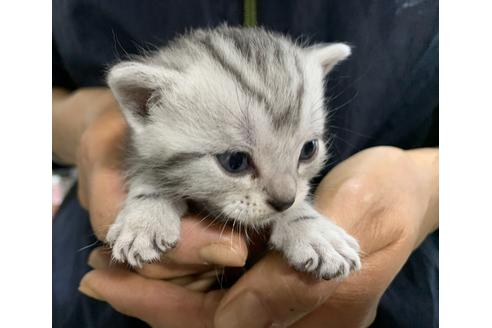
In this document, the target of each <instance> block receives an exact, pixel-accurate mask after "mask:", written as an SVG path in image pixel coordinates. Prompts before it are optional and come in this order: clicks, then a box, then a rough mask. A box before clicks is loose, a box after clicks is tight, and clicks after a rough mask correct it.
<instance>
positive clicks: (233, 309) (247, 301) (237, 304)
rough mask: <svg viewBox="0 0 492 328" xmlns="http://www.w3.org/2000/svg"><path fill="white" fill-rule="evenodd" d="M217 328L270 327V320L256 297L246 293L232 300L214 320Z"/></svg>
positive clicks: (253, 294) (248, 292) (252, 293)
mask: <svg viewBox="0 0 492 328" xmlns="http://www.w3.org/2000/svg"><path fill="white" fill-rule="evenodd" d="M215 325H216V327H218V328H226V327H238V328H240V327H270V326H271V325H272V319H271V318H270V316H269V315H268V313H267V311H266V309H265V306H264V305H263V304H262V302H261V301H260V299H259V298H258V296H257V295H256V294H255V293H254V292H251V291H246V292H243V293H241V294H239V295H238V296H237V297H236V298H234V299H232V300H231V301H230V302H229V304H227V305H226V306H225V307H224V308H223V309H222V310H221V311H219V312H218V314H217V316H216V318H215Z"/></svg>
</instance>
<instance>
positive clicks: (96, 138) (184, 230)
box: [77, 107, 247, 290]
mask: <svg viewBox="0 0 492 328" xmlns="http://www.w3.org/2000/svg"><path fill="white" fill-rule="evenodd" d="M126 132H127V125H126V122H125V120H124V118H123V116H122V114H121V112H120V111H119V109H118V108H117V107H115V108H113V109H111V110H107V111H106V112H104V113H103V114H102V115H101V116H100V117H98V118H97V119H95V120H94V122H93V123H92V124H91V125H89V127H88V128H87V129H86V130H85V132H84V134H83V135H82V138H81V141H80V147H79V152H78V161H77V163H78V169H79V182H78V195H79V199H80V203H81V205H82V206H83V207H84V208H86V209H88V211H89V214H90V220H91V224H92V228H93V231H94V233H95V235H96V236H97V238H98V239H100V240H103V241H104V239H105V236H106V233H107V231H108V228H109V226H110V225H111V224H112V223H113V221H114V220H115V218H116V215H117V214H118V211H119V208H120V205H121V204H122V203H123V201H124V199H125V197H126V190H125V188H124V180H123V175H122V168H121V164H122V160H123V155H124V146H125V145H124V142H125V137H126ZM106 253H107V252H106ZM106 253H105V252H104V251H103V250H102V249H99V250H98V251H96V252H94V253H93V255H92V256H91V258H90V259H89V262H90V263H99V264H101V263H105V261H106V260H108V259H109V255H108V254H106ZM246 257H247V248H246V244H245V242H244V240H243V239H242V237H241V236H240V235H239V234H238V233H236V234H234V233H233V232H232V230H231V229H230V228H228V227H223V226H222V225H210V224H209V223H207V222H205V221H201V220H200V218H198V217H197V216H192V215H187V216H186V217H184V218H183V219H182V221H181V237H180V242H178V245H177V246H176V248H175V249H173V250H172V251H170V252H168V253H166V254H165V256H163V257H162V261H161V262H160V263H154V264H147V265H144V266H143V267H142V268H141V269H137V272H138V273H140V274H141V275H143V276H145V277H148V278H152V279H166V280H168V281H171V282H173V283H176V284H180V285H184V286H186V287H188V288H190V289H195V290H204V289H206V288H208V287H209V286H210V285H211V284H212V283H213V282H214V281H215V279H216V277H215V275H216V274H215V270H216V267H217V266H219V267H221V266H233V267H237V266H243V265H244V262H245V260H246ZM106 262H107V261H106ZM129 290H131V289H129Z"/></svg>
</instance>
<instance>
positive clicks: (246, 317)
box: [215, 252, 339, 328]
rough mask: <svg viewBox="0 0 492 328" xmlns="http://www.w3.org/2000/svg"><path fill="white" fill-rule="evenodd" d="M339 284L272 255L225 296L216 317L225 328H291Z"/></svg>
mask: <svg viewBox="0 0 492 328" xmlns="http://www.w3.org/2000/svg"><path fill="white" fill-rule="evenodd" d="M338 284H339V281H334V280H332V281H325V280H321V281H320V280H316V279H315V278H313V277H311V276H310V275H308V274H305V273H299V272H296V271H294V270H293V269H292V268H290V267H289V266H288V264H287V263H286V262H285V261H284V259H283V258H282V257H281V255H280V254H279V253H276V252H272V253H270V254H268V255H267V256H266V257H265V258H263V259H262V260H261V261H260V262H258V263H257V264H256V265H255V266H254V267H253V268H252V269H251V270H250V271H248V272H247V273H246V274H245V275H244V276H243V277H242V278H241V279H240V280H239V281H238V282H237V283H236V284H235V285H234V286H233V287H232V288H231V290H230V291H229V292H228V293H227V294H226V295H225V297H224V299H223V300H222V301H221V304H220V306H219V308H218V309H217V313H216V316H215V325H216V327H218V328H222V327H267V326H268V327H269V326H271V325H274V324H275V325H278V326H281V327H284V326H288V325H290V324H292V323H293V322H295V321H297V320H298V319H300V318H301V317H303V316H304V315H306V314H307V313H309V312H311V311H312V310H314V309H315V308H317V307H318V306H319V305H321V304H323V302H324V301H326V299H327V298H328V297H329V296H330V295H331V294H332V293H333V291H334V290H335V288H336V287H337V285H338Z"/></svg>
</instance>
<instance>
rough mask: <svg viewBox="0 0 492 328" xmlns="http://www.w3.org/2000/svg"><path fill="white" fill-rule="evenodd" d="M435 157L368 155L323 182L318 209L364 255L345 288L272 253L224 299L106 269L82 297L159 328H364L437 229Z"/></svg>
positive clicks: (421, 153)
mask: <svg viewBox="0 0 492 328" xmlns="http://www.w3.org/2000/svg"><path fill="white" fill-rule="evenodd" d="M437 159H438V155H437V150H418V151H413V152H403V151H401V150H399V149H395V148H389V147H378V148H372V149H368V150H365V151H362V152H360V153H358V154H356V155H354V156H353V157H351V158H349V159H348V160H346V161H344V162H343V163H341V164H339V165H338V166H337V167H336V168H335V169H334V170H332V171H331V172H330V173H329V174H328V175H327V176H326V177H325V178H324V179H323V181H322V182H321V184H320V186H319V187H318V189H317V191H316V195H315V196H316V198H315V204H316V207H317V209H318V210H319V211H320V212H322V213H324V214H325V215H327V216H329V217H331V218H332V219H333V220H334V221H336V222H337V223H338V224H339V225H340V226H342V227H344V228H345V229H346V230H347V231H348V232H349V233H351V234H353V235H354V236H355V237H356V238H357V239H358V240H359V242H360V245H361V249H362V270H361V271H360V272H359V273H356V274H354V275H352V276H350V277H349V278H348V279H346V280H345V281H337V280H332V281H319V280H316V279H314V278H313V277H311V276H309V275H307V274H303V273H298V272H296V271H294V270H293V269H291V268H290V267H289V266H288V265H287V264H286V262H285V261H284V259H283V258H282V257H281V255H280V254H278V253H276V252H271V253H269V254H268V255H267V256H265V257H264V258H263V259H261V260H260V261H259V262H258V263H257V264H255V265H254V266H253V267H252V268H251V270H249V271H247V272H246V274H245V275H244V276H243V277H241V279H240V280H239V281H238V282H237V283H236V284H235V285H234V286H233V287H232V288H231V289H230V290H228V291H227V292H226V291H223V290H221V291H211V292H206V293H201V292H195V291H190V290H187V289H185V288H183V287H181V286H177V285H175V284H172V283H169V282H167V281H161V280H155V279H148V278H146V277H143V276H141V275H138V274H136V273H133V272H130V271H128V270H126V269H124V268H121V267H116V266H113V267H108V266H107V265H98V266H95V267H96V269H97V270H93V271H91V272H89V273H88V274H87V275H86V276H85V277H84V278H83V280H82V282H81V290H82V291H84V292H86V293H87V294H89V295H92V296H93V297H96V298H99V299H101V300H105V301H107V302H109V303H110V304H112V305H113V306H114V307H115V308H116V309H117V310H119V311H121V312H123V313H125V314H128V315H131V316H136V317H139V318H141V319H142V320H144V321H146V322H148V323H149V324H151V325H152V326H156V327H204V326H205V327H212V326H214V327H219V328H220V327H265V326H280V327H283V326H294V327H330V326H333V327H364V326H368V325H369V324H370V323H371V322H372V321H373V319H374V316H375V311H376V308H377V304H378V302H379V299H380V297H381V295H382V294H383V293H384V291H385V289H386V288H387V287H388V285H389V284H390V282H391V280H392V279H393V278H394V277H395V275H396V274H397V273H398V271H399V270H400V269H401V267H402V266H403V265H404V263H405V261H406V260H407V258H408V256H409V255H410V253H411V252H412V251H413V250H414V249H415V248H416V247H417V246H418V244H419V243H420V242H421V241H422V240H423V239H424V238H425V236H427V234H429V233H430V232H432V231H433V230H435V229H436V228H437V225H438V213H437V199H438V187H437V186H438V184H437ZM101 262H104V261H101ZM106 263H107V262H106Z"/></svg>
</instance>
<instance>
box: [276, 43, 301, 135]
mask: <svg viewBox="0 0 492 328" xmlns="http://www.w3.org/2000/svg"><path fill="white" fill-rule="evenodd" d="M284 56H286V55H285V54H284ZM287 56H293V58H294V66H295V70H296V74H297V80H298V84H297V85H294V79H293V77H292V76H289V79H290V81H289V84H290V85H289V87H290V90H291V91H290V97H289V99H286V101H287V102H288V104H286V108H279V109H278V110H276V111H273V110H272V111H271V112H272V113H271V115H272V122H273V126H274V128H275V129H282V128H290V129H295V128H297V127H298V126H299V123H300V118H301V109H302V103H303V98H304V75H303V72H302V69H301V64H300V62H299V58H298V56H297V54H296V53H294V52H291V53H289V54H287ZM282 58H283V57H282ZM284 62H285V63H287V61H285V60H284ZM282 69H284V70H285V72H286V75H288V70H287V67H285V64H284V65H283V66H282ZM294 90H295V91H294Z"/></svg>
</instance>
